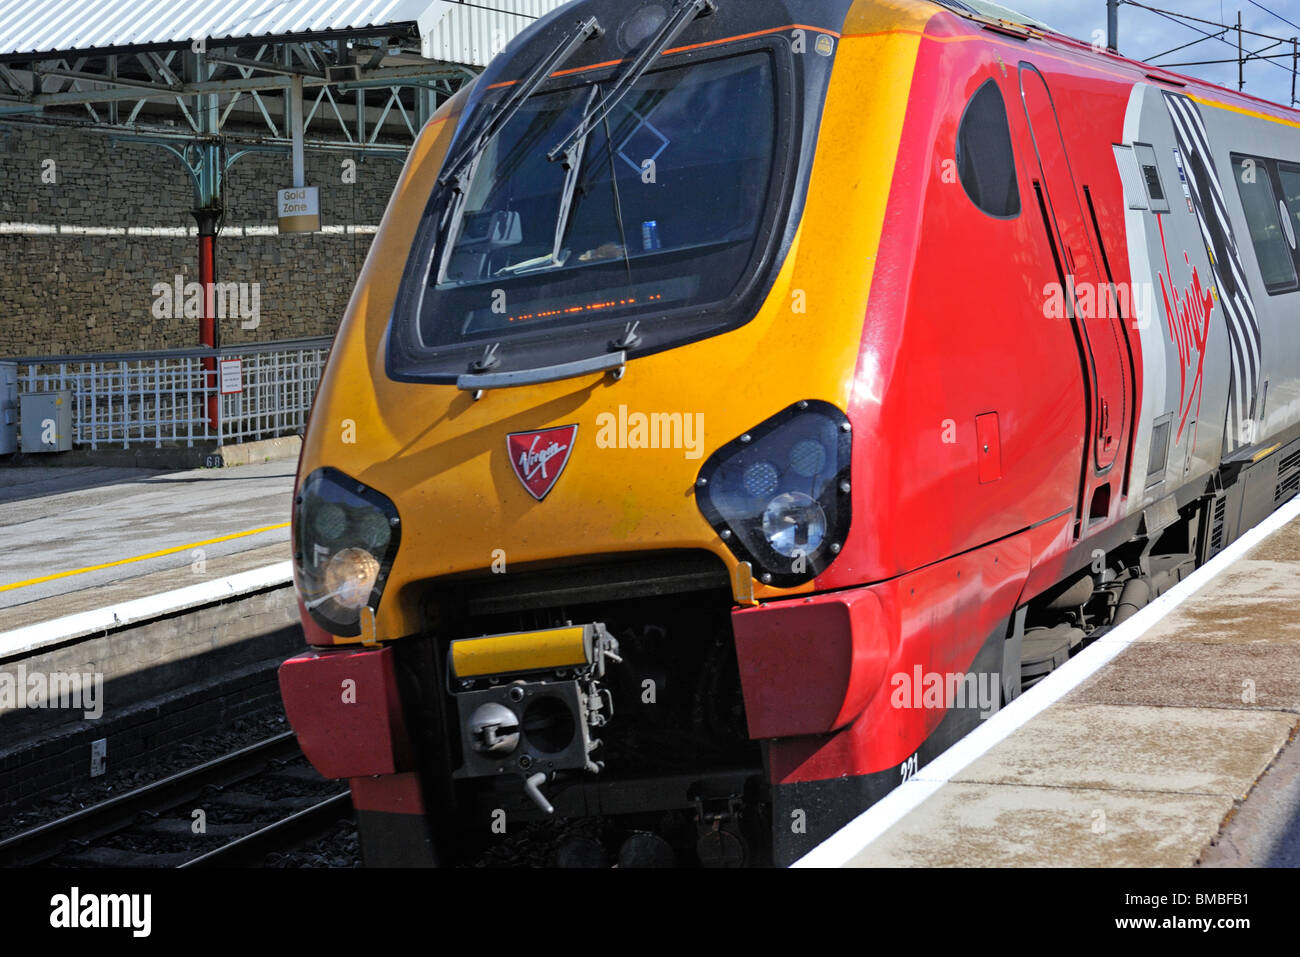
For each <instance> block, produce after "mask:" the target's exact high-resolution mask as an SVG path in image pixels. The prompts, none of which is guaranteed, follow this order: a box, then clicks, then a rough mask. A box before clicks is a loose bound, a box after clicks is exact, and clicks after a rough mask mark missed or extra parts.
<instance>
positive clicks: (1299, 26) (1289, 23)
mask: <svg viewBox="0 0 1300 957" xmlns="http://www.w3.org/2000/svg"><path fill="white" fill-rule="evenodd" d="M1246 2H1247V3H1249V4H1250V5H1251V6H1252V7H1259V9H1261V10H1263V11H1264V12H1265V13H1267V14H1268V15H1269V16H1270V17H1276V18H1277V19H1279V20H1281V21H1282V22H1283V23H1285V24H1286V25H1287V26H1291V27H1295V28H1296V29H1297V30H1300V23H1296V22H1294V21H1292V20H1288V19H1287V18H1286V17H1284V16H1282V14H1280V13H1276V12H1274V11H1273V10H1270V9H1269V8H1268V7H1266V6H1264V4H1262V3H1256V2H1255V0H1246Z"/></svg>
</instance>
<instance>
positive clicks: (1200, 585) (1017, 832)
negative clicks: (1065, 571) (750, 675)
mask: <svg viewBox="0 0 1300 957" xmlns="http://www.w3.org/2000/svg"><path fill="white" fill-rule="evenodd" d="M1298 602H1300V501H1292V502H1291V503H1289V504H1287V505H1284V506H1283V507H1282V509H1281V510H1279V511H1278V512H1276V513H1274V515H1273V516H1271V517H1270V518H1269V519H1268V520H1267V521H1266V522H1264V523H1263V524H1262V525H1260V526H1258V527H1257V528H1255V529H1253V530H1251V531H1250V532H1248V533H1247V534H1246V535H1244V536H1243V537H1242V538H1241V539H1240V540H1239V541H1238V542H1236V543H1234V544H1233V545H1232V546H1231V547H1230V548H1229V549H1227V550H1225V551H1224V552H1223V553H1221V554H1220V555H1219V556H1217V557H1216V558H1215V559H1214V560H1212V561H1211V562H1209V563H1207V564H1206V565H1205V566H1204V567H1202V568H1201V569H1198V570H1197V571H1196V572H1195V573H1194V574H1193V575H1192V576H1190V577H1189V578H1188V579H1186V580H1185V581H1183V582H1181V583H1180V584H1179V585H1177V586H1176V587H1175V588H1173V589H1171V590H1170V591H1169V592H1167V593H1166V594H1165V595H1162V596H1161V597H1160V598H1158V599H1157V600H1156V601H1155V602H1153V603H1152V604H1151V605H1149V606H1148V607H1147V608H1145V609H1143V610H1142V611H1141V612H1140V613H1139V614H1137V615H1135V616H1134V617H1133V618H1131V619H1130V620H1129V621H1127V622H1125V623H1124V624H1123V625H1121V626H1120V627H1119V628H1117V629H1116V630H1114V631H1112V632H1110V633H1109V634H1107V635H1105V636H1103V637H1101V638H1100V639H1098V640H1097V641H1096V642H1094V643H1093V644H1092V645H1090V646H1089V647H1087V648H1086V649H1085V650H1084V651H1083V652H1082V653H1080V654H1079V655H1077V656H1076V657H1074V658H1072V659H1071V660H1070V661H1069V662H1068V663H1067V664H1066V665H1065V666H1063V667H1062V668H1060V669H1058V670H1057V671H1055V672H1053V673H1052V674H1051V675H1050V676H1049V677H1048V678H1046V679H1045V680H1044V681H1042V682H1041V683H1040V684H1038V685H1036V686H1035V687H1034V688H1032V689H1030V690H1029V691H1028V692H1026V693H1025V694H1024V695H1022V696H1021V697H1020V698H1019V699H1017V700H1016V701H1014V702H1012V703H1011V704H1010V705H1009V706H1008V707H1006V708H1004V709H1002V710H1001V711H999V712H998V713H996V714H994V715H993V716H992V717H990V718H989V719H988V720H987V721H986V722H984V724H983V725H981V726H980V727H979V728H978V729H977V730H976V731H975V732H973V733H972V734H970V735H968V736H967V737H966V738H965V739H963V740H962V741H960V742H959V743H958V744H956V745H955V746H954V747H952V748H951V749H949V750H948V751H947V752H945V753H944V754H942V755H940V756H939V757H938V758H936V759H935V760H934V761H933V762H932V763H931V764H930V765H929V766H928V767H922V768H920V769H919V771H918V773H917V774H916V775H915V776H914V777H913V778H912V779H911V780H909V781H908V782H907V783H906V784H904V785H902V786H901V787H899V788H898V789H897V790H895V791H894V792H893V793H891V794H890V795H889V796H888V797H886V798H885V799H884V800H882V801H881V802H879V803H878V804H876V805H875V806H874V807H872V808H871V809H870V810H868V811H867V812H866V813H864V814H863V815H861V816H860V817H858V818H857V819H855V820H854V821H852V822H851V823H850V824H849V825H847V826H846V827H845V828H843V829H842V830H841V831H839V832H838V833H836V834H835V835H833V836H832V837H831V838H830V839H829V840H827V841H826V842H825V843H823V844H822V845H820V846H819V847H817V848H816V849H814V850H813V851H812V852H811V853H809V854H808V855H807V856H805V857H804V858H803V859H802V860H800V861H798V862H797V863H796V864H795V866H796V867H1151V868H1168V867H1190V866H1194V865H1200V866H1300V742H1297V741H1296V737H1297V732H1298V731H1300V614H1297V611H1296V609H1297V607H1298V604H1297V603H1298Z"/></svg>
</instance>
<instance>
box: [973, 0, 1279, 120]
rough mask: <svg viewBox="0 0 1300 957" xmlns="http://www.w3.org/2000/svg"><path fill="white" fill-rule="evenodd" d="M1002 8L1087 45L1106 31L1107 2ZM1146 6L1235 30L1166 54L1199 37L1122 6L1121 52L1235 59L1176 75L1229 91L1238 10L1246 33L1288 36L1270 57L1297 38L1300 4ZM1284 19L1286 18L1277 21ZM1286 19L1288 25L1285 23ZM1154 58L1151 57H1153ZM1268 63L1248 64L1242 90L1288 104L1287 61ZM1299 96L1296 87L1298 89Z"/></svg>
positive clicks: (1168, 1)
mask: <svg viewBox="0 0 1300 957" xmlns="http://www.w3.org/2000/svg"><path fill="white" fill-rule="evenodd" d="M998 2H1000V3H1002V4H1003V5H1004V6H1007V7H1011V8H1012V9H1015V10H1019V11H1020V12H1021V13H1026V14H1028V15H1029V16H1031V17H1035V18H1036V19H1039V20H1042V21H1043V22H1044V23H1046V24H1048V25H1050V26H1051V27H1053V28H1054V29H1057V30H1060V31H1061V32H1062V33H1067V34H1069V35H1071V36H1074V37H1078V38H1079V39H1081V40H1088V41H1091V40H1092V38H1093V31H1095V30H1100V31H1102V36H1104V35H1105V30H1106V0H998ZM1140 2H1142V3H1143V4H1144V5H1146V6H1149V7H1156V8H1158V9H1161V10H1169V11H1172V12H1174V13H1185V14H1188V15H1189V16H1193V17H1200V18H1201V19H1203V20H1214V21H1217V22H1218V23H1228V24H1232V25H1233V26H1234V29H1233V31H1232V32H1231V34H1229V35H1227V36H1225V39H1226V40H1228V41H1230V44H1231V45H1229V44H1228V43H1223V42H1220V41H1219V40H1205V41H1204V42H1203V43H1198V44H1196V46H1193V47H1189V48H1187V49H1186V50H1179V51H1178V52H1176V53H1172V54H1170V55H1168V56H1164V57H1157V54H1159V53H1161V52H1163V51H1165V50H1169V49H1171V48H1172V47H1176V46H1178V45H1179V44H1182V43H1189V42H1191V41H1192V40H1195V39H1197V37H1198V34H1197V33H1196V32H1195V31H1194V30H1192V29H1190V28H1189V27H1187V26H1184V25H1182V24H1181V23H1173V22H1171V21H1169V20H1167V19H1165V18H1163V17H1160V16H1158V15H1157V14H1154V13H1151V12H1149V11H1147V10H1143V9H1140V8H1138V7H1135V6H1132V5H1131V4H1128V3H1126V4H1124V5H1123V6H1121V7H1120V8H1119V52H1120V53H1122V54H1124V55H1125V56H1129V57H1134V58H1135V59H1139V60H1146V61H1148V62H1155V63H1169V64H1173V63H1184V62H1187V61H1189V60H1219V59H1223V58H1233V62H1231V63H1225V64H1221V65H1217V66H1179V67H1174V68H1173V69H1174V70H1175V72H1178V73H1187V74H1190V75H1192V76H1196V77H1200V78H1201V79H1204V80H1208V81H1210V82H1212V83H1218V84H1219V85H1221V86H1226V87H1229V88H1231V89H1236V88H1237V63H1236V60H1235V57H1236V55H1237V31H1236V29H1235V26H1236V23H1237V13H1238V11H1240V12H1241V25H1242V26H1243V27H1244V28H1245V29H1247V30H1256V31H1258V32H1260V33H1267V34H1270V35H1271V36H1274V37H1279V38H1286V40H1287V41H1288V42H1287V43H1286V44H1285V45H1284V46H1279V47H1275V48H1274V49H1272V50H1268V51H1267V52H1268V53H1270V54H1271V53H1283V52H1285V53H1288V54H1289V53H1290V52H1291V43H1290V39H1291V38H1292V37H1296V36H1300V0H1258V3H1251V2H1250V0H1140ZM1279 17H1281V18H1285V19H1279ZM1285 20H1290V21H1291V23H1286V22H1285ZM1193 26H1195V27H1197V28H1198V29H1200V30H1205V31H1208V32H1210V33H1216V32H1218V28H1216V27H1212V26H1208V25H1207V24H1204V23H1196V24H1193ZM1244 39H1245V42H1246V47H1247V49H1259V48H1261V47H1264V46H1268V45H1269V44H1270V43H1272V42H1273V41H1272V40H1266V39H1263V38H1261V37H1250V36H1247V37H1245V38H1244ZM1153 57H1154V58H1155V59H1152V58H1153ZM1271 62H1272V63H1274V64H1277V65H1270V64H1269V63H1263V62H1259V61H1251V62H1248V63H1247V64H1246V90H1245V91H1246V92H1247V93H1249V94H1251V95H1253V96H1258V97H1263V98H1264V99H1266V100H1273V101H1275V102H1278V103H1282V104H1289V103H1290V102H1291V57H1290V56H1287V57H1286V59H1283V60H1275V61H1271ZM1297 95H1300V87H1298V88H1297Z"/></svg>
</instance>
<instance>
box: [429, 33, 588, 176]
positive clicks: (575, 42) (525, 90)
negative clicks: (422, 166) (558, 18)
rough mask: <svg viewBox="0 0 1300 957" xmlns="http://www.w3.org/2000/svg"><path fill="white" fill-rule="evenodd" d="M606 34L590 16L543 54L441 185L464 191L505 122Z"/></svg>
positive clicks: (449, 169) (459, 155)
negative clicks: (471, 171) (583, 48)
mask: <svg viewBox="0 0 1300 957" xmlns="http://www.w3.org/2000/svg"><path fill="white" fill-rule="evenodd" d="M604 33H605V31H604V30H603V29H602V28H601V25H600V22H599V21H598V20H597V19H596V18H595V17H589V18H588V19H587V20H585V21H582V22H581V23H579V24H578V28H577V30H576V31H575V32H573V33H571V34H569V35H568V36H566V37H565V38H564V39H563V40H561V41H560V45H559V46H557V47H556V48H555V49H554V50H552V51H551V53H550V55H548V56H546V57H543V58H542V60H541V62H540V63H538V64H537V66H535V67H534V68H533V72H532V73H530V74H529V75H528V78H527V79H526V80H524V81H522V82H520V83H517V84H515V87H514V89H512V90H511V91H510V95H509V96H508V97H506V99H505V100H504V101H503V102H502V103H501V105H500V106H498V107H497V109H496V111H495V112H494V113H493V114H492V117H491V119H490V120H488V122H487V125H486V126H484V127H483V130H482V132H481V133H479V134H478V136H476V137H474V139H473V141H472V142H470V143H468V144H466V146H465V148H464V149H462V150H461V151H460V152H459V153H457V154H456V158H455V159H454V160H452V161H451V162H450V163H449V164H447V169H446V171H445V172H443V174H442V175H441V176H440V177H438V183H439V185H441V186H446V185H447V184H448V183H450V182H452V181H455V182H456V183H457V189H458V190H460V192H462V193H463V192H465V190H466V189H467V187H468V184H467V183H466V182H465V179H466V177H467V174H468V172H469V169H470V167H471V166H473V165H474V160H476V159H477V158H478V157H479V154H481V153H482V152H483V151H484V150H485V149H487V147H488V144H489V143H491V142H492V140H493V139H494V138H495V137H496V135H497V134H498V133H500V132H501V131H502V130H503V129H505V126H506V124H507V123H509V122H510V121H511V120H512V119H514V116H515V114H516V113H518V112H519V109H520V107H522V106H523V105H524V102H525V101H526V100H527V99H528V98H529V97H530V96H532V95H533V94H534V93H536V92H537V90H538V88H539V87H540V86H541V85H542V84H543V83H545V82H546V81H547V79H548V78H549V77H550V75H551V74H552V73H554V72H555V71H556V70H558V69H559V68H560V67H561V66H563V65H564V64H565V63H566V62H567V61H568V60H569V58H570V57H572V56H573V54H574V53H576V52H577V50H578V47H580V46H582V45H583V44H584V43H586V42H587V41H588V40H590V39H593V38H595V37H600V36H603V35H604Z"/></svg>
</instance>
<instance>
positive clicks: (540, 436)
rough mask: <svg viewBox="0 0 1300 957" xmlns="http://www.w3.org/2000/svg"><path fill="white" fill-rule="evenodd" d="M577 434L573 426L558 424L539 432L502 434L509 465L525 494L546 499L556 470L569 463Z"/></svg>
mask: <svg viewBox="0 0 1300 957" xmlns="http://www.w3.org/2000/svg"><path fill="white" fill-rule="evenodd" d="M577 437H578V427H577V426H576V425H562V426H560V427H559V428H555V429H543V430H542V431H540V432H512V433H511V434H510V435H507V436H506V451H507V453H508V454H509V456H510V467H511V468H512V469H514V470H515V475H516V476H518V478H519V481H520V482H522V483H523V486H524V488H526V489H527V490H528V494H529V495H531V496H532V497H533V498H535V499H537V501H539V502H540V501H541V500H542V499H544V498H546V496H547V495H548V494H549V493H550V491H551V489H553V488H554V487H555V483H556V481H557V480H558V479H559V477H560V473H561V472H563V471H564V467H565V466H566V465H568V464H569V456H570V455H571V454H573V445H574V440H575V439H576V438H577Z"/></svg>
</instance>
